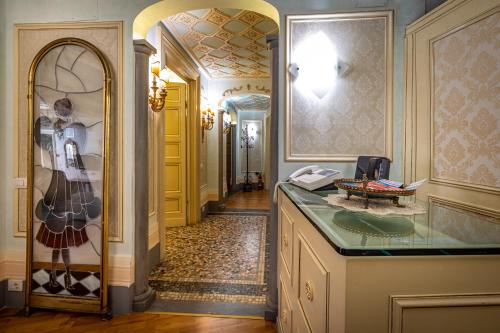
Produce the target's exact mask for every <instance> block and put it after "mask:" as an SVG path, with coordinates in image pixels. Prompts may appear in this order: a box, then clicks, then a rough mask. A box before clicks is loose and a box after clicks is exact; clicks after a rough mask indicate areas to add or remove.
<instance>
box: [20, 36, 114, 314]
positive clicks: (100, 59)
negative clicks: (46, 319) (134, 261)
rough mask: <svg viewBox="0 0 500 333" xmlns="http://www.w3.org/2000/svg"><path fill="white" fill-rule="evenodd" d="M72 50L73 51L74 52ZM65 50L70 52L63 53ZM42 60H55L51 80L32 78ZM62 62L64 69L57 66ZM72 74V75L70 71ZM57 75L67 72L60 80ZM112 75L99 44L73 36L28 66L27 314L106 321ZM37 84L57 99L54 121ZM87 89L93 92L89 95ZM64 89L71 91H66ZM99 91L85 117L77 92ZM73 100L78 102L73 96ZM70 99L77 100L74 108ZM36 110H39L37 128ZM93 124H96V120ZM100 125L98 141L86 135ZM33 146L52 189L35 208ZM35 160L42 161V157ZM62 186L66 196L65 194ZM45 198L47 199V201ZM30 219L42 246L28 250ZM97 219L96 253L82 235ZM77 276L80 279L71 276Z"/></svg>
mask: <svg viewBox="0 0 500 333" xmlns="http://www.w3.org/2000/svg"><path fill="white" fill-rule="evenodd" d="M70 47H78V48H79V49H80V50H78V49H71V48H70ZM58 48H60V51H59V53H57V57H54V56H53V55H51V56H52V58H51V57H50V56H49V55H50V53H51V52H52V51H55V50H57V49H58ZM81 49H83V51H81ZM66 50H68V51H67V52H65V51H66ZM75 51H79V52H78V53H77V52H75ZM87 52H89V53H90V54H91V55H90V58H85V56H86V53H87ZM63 53H64V54H63ZM46 58H47V59H49V60H47V62H48V61H51V59H54V58H55V60H53V66H54V70H55V75H54V80H53V82H51V79H50V78H49V77H42V76H41V75H40V76H37V71H38V69H39V68H40V67H39V65H40V64H43V65H44V66H45V67H41V68H47V66H48V65H49V64H50V63H49V64H47V63H42V61H44V60H45V59H46ZM60 59H61V60H60ZM81 59H84V60H81ZM80 60H81V61H80ZM91 61H93V62H96V63H98V64H100V65H101V68H100V69H98V68H95V67H94V66H93V64H92V65H90V66H89V65H88V62H91ZM77 62H78V63H80V62H82V63H83V64H84V66H83V68H77V67H75V69H74V66H75V65H76V64H77ZM61 63H64V64H65V65H64V66H63V65H61ZM85 65H87V66H85ZM88 68H92V69H95V70H96V71H98V72H99V73H98V74H99V75H100V76H94V77H92V74H96V73H88V72H87V71H85V69H87V70H88ZM58 70H60V71H58ZM78 70H79V72H77V73H78V75H77V74H75V71H78ZM57 73H60V75H58V74H57ZM61 73H65V75H66V77H65V76H64V75H62V74H61ZM111 73H112V71H111V67H110V65H109V63H108V61H107V59H106V58H105V56H104V54H103V53H102V52H101V51H100V50H99V49H98V48H97V47H95V46H94V45H93V44H91V43H89V42H88V41H85V40H83V39H79V38H73V37H71V38H61V39H57V40H54V41H52V42H50V43H49V44H47V45H45V46H44V47H43V48H42V49H41V50H40V51H39V52H38V53H37V54H36V56H35V58H34V60H33V61H32V63H31V66H30V69H29V77H28V159H27V166H28V173H27V178H28V190H27V209H26V216H27V240H26V292H25V310H26V313H27V314H29V313H30V308H31V307H37V308H38V307H39V308H50V309H62V310H69V311H83V312H93V313H101V314H102V315H103V316H106V317H110V316H111V314H110V310H109V307H108V214H109V176H110V168H109V154H110V140H109V133H110V106H111V78H112V74H111ZM70 74H71V75H70ZM63 77H65V79H64V80H61V81H63V82H64V81H65V82H66V89H63V88H60V86H59V84H60V83H61V81H59V80H58V78H63ZM84 81H85V82H84ZM36 82H42V83H43V85H42V84H39V85H38V87H42V88H45V89H47V90H49V91H51V94H49V93H47V94H48V96H50V98H51V99H52V100H55V99H56V101H55V103H54V106H53V112H54V115H55V118H54V122H52V119H51V118H49V117H48V113H40V109H44V110H50V105H49V104H48V99H47V101H46V100H44V98H43V97H42V96H41V94H40V93H39V92H36V91H35V85H36V84H37V83H36ZM50 83H53V84H55V86H54V87H52V86H51V85H50ZM75 83H76V84H77V85H78V83H79V87H80V88H79V89H80V90H78V88H76V86H75ZM61 84H62V83H61ZM92 84H93V85H92ZM101 84H102V86H101ZM88 85H90V86H91V87H93V88H95V89H94V90H88V88H89V86H88ZM68 88H70V89H69V90H67V89H68ZM100 91H102V92H101V93H100V94H101V95H102V104H101V105H100V106H99V111H100V112H99V113H98V114H97V115H96V114H95V113H91V112H95V111H96V110H94V109H92V106H93V105H92V104H90V105H88V104H85V102H84V101H83V100H78V98H81V97H80V95H84V94H93V93H99V92H100ZM55 93H57V94H55ZM35 94H36V95H37V96H38V98H40V104H39V105H40V106H38V107H37V108H35ZM69 95H72V96H71V99H73V102H71V100H70V98H69ZM63 96H64V97H63ZM76 96H79V97H78V98H76ZM90 98H92V97H90ZM75 100H77V101H78V104H77V103H76V102H75ZM51 102H52V101H51ZM73 104H75V105H79V106H80V107H82V106H86V108H81V109H79V108H78V107H76V108H75V110H73V108H74V106H75V105H73ZM35 110H37V112H38V113H39V117H38V119H37V121H36V123H35V118H34V117H35ZM76 111H78V115H77V116H76V117H75V116H72V115H73V112H76ZM84 119H85V120H86V121H91V124H90V125H89V126H87V125H86V124H84V123H83V121H84ZM97 119H99V121H98V122H95V120H97ZM73 121H74V122H73ZM101 122H102V129H101V130H100V135H101V138H100V140H99V131H98V132H96V133H94V135H89V136H87V131H89V130H90V128H92V127H93V126H95V125H97V124H98V123H101ZM92 139H93V140H94V141H92ZM35 142H36V144H37V145H38V146H39V150H40V155H43V154H44V153H43V151H44V150H46V151H47V155H49V157H48V161H50V165H47V168H48V169H49V170H51V171H52V174H51V176H50V178H51V181H50V185H48V186H47V189H46V192H45V193H43V192H42V197H41V199H40V200H39V202H38V204H37V207H36V209H35V208H34V204H33V203H34V188H35V184H34V181H35V177H34V176H35V174H36V173H35V168H34V162H35V156H34V152H35ZM89 146H90V147H89ZM84 156H92V157H93V158H94V159H96V160H99V159H100V161H97V162H95V161H94V164H97V165H99V164H100V167H98V168H97V169H95V170H94V168H87V167H88V165H87V167H86V166H85V163H86V161H89V162H91V161H92V160H85V159H84V158H83V157H84ZM41 159H42V160H43V157H41ZM84 161H85V162H84ZM47 163H49V162H47ZM42 164H43V162H42ZM91 164H92V163H91ZM40 178H41V179H48V178H49V177H48V176H45V177H44V176H43V175H41V177H40ZM74 183H76V184H74ZM75 185H76V186H77V187H76V189H75V188H74V186H75ZM63 189H64V190H63ZM68 189H69V191H70V193H67V190H68ZM59 191H60V192H61V193H59ZM49 193H53V194H49ZM99 196H100V197H101V198H99ZM47 198H48V199H47ZM46 200H50V201H48V203H46ZM68 201H69V202H68ZM34 215H37V217H38V218H39V219H40V220H41V223H40V227H39V229H38V231H37V235H36V241H37V242H38V243H40V244H39V246H38V247H35V246H34V235H33V233H34V226H33V224H34ZM41 216H43V218H42V217H41ZM99 216H100V219H99V222H97V223H92V225H93V226H95V227H96V228H97V229H98V230H99V231H98V235H99V238H98V239H99V241H100V244H99V246H100V247H97V248H96V245H95V244H94V242H92V238H94V240H96V241H97V239H95V238H97V237H98V236H97V234H95V233H94V232H92V233H91V232H90V231H89V233H88V234H87V227H88V226H90V225H91V220H97V218H98V217H99ZM89 219H90V220H89ZM87 243H90V245H91V247H88V248H87V250H90V249H93V251H94V252H92V253H91V254H88V253H85V248H84V245H85V244H87ZM40 245H41V246H40ZM79 247H82V248H83V253H79V254H76V255H75V252H74V251H77V249H78V248H79ZM36 248H38V250H37V252H36V253H35V251H34V249H36ZM45 249H52V251H50V250H49V251H45ZM70 250H71V251H70ZM99 250H100V251H99ZM84 253H85V254H84ZM60 257H62V261H63V262H64V266H61V265H60V259H59V258H60ZM75 261H76V262H75ZM96 262H100V264H99V265H97V264H96ZM49 265H50V267H49ZM58 269H59V270H61V269H65V271H66V272H65V273H64V275H63V274H62V273H59V274H58V273H57V270H58ZM35 270H36V271H35ZM75 271H76V272H78V273H79V274H78V275H75V274H74V272H75ZM81 275H85V277H82V279H85V280H86V282H85V283H80V281H79V280H78V277H79V276H81ZM62 277H64V279H62ZM87 279H88V280H87ZM75 280H76V281H75Z"/></svg>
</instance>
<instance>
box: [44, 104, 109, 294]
mask: <svg viewBox="0 0 500 333" xmlns="http://www.w3.org/2000/svg"><path fill="white" fill-rule="evenodd" d="M54 111H55V115H56V117H55V119H54V121H51V120H50V119H49V118H48V117H46V116H41V117H39V118H38V119H37V120H36V122H35V129H34V134H35V142H36V144H37V145H38V146H39V147H40V148H41V149H43V150H45V151H47V152H48V155H49V156H50V168H51V169H52V178H51V181H50V185H49V187H48V189H47V191H46V193H45V194H44V195H43V198H42V199H40V201H39V202H38V203H37V206H36V209H35V215H36V216H37V217H38V218H39V219H40V221H41V222H42V223H41V226H40V229H39V230H38V232H37V235H36V240H37V241H38V242H40V243H41V244H43V245H45V246H46V247H49V248H52V264H51V273H50V279H49V284H50V286H51V287H58V286H59V283H58V282H57V275H56V268H57V263H58V262H59V257H62V261H63V263H64V268H65V270H66V273H65V275H64V287H65V288H66V289H67V290H69V291H71V290H72V289H73V286H72V283H71V272H70V264H71V261H70V248H72V247H78V246H81V245H83V244H85V243H87V242H88V241H89V238H88V236H87V232H86V226H87V218H92V219H93V218H96V217H98V216H99V214H100V211H101V200H100V199H99V198H98V197H96V196H94V191H93V188H92V184H91V179H89V174H88V172H87V170H86V169H85V166H84V164H83V161H82V157H81V155H80V152H81V151H83V150H84V149H85V144H86V139H87V131H86V127H85V125H83V124H82V123H79V122H71V118H70V116H71V114H72V112H73V110H72V104H71V101H70V100H69V99H68V98H62V99H59V100H57V101H56V102H55V103H54Z"/></svg>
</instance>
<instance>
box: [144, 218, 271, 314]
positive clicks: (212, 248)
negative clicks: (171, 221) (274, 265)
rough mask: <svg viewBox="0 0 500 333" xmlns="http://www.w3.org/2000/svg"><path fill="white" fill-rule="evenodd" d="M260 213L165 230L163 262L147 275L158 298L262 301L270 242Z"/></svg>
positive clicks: (204, 221) (208, 220) (215, 219)
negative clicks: (164, 258)
mask: <svg viewBox="0 0 500 333" xmlns="http://www.w3.org/2000/svg"><path fill="white" fill-rule="evenodd" d="M267 220H268V218H267V216H265V215H239V214H238V215H236V214H234V215H227V214H224V215H208V216H207V217H206V218H204V219H203V220H202V222H201V223H199V224H197V225H193V226H187V227H175V228H167V229H166V249H165V251H166V258H167V259H166V261H164V262H162V263H160V265H158V266H157V267H156V268H155V269H154V270H153V272H152V273H151V275H150V278H149V284H150V285H151V286H152V287H153V288H154V289H155V290H156V291H157V298H159V299H161V300H171V301H210V302H232V303H246V304H265V302H266V290H267V287H266V284H267V280H266V278H267V271H268V268H269V267H268V264H267V262H268V257H269V244H268V241H267V239H268V238H269V237H268V232H267V230H268V228H267V223H268V222H267Z"/></svg>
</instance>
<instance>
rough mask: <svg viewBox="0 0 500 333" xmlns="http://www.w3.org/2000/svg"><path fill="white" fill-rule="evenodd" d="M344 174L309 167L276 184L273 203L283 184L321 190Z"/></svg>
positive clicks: (317, 166) (313, 166) (315, 166)
mask: <svg viewBox="0 0 500 333" xmlns="http://www.w3.org/2000/svg"><path fill="white" fill-rule="evenodd" d="M341 175H342V173H341V172H340V171H338V170H333V169H321V168H320V167H319V165H308V166H305V167H303V168H300V169H298V170H297V171H295V172H293V173H292V174H291V175H290V176H289V177H288V179H287V180H286V181H284V182H283V181H279V182H277V183H276V184H275V188H274V198H273V201H274V202H276V201H277V198H278V196H277V194H278V186H279V184H281V183H292V184H295V185H297V186H300V187H302V188H305V189H306V190H309V191H314V190H315V189H318V188H321V187H323V186H326V185H328V184H331V183H333V181H334V179H335V178H338V177H341Z"/></svg>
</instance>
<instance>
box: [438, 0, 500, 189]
mask: <svg viewBox="0 0 500 333" xmlns="http://www.w3.org/2000/svg"><path fill="white" fill-rule="evenodd" d="M499 11H500V7H496V8H493V9H491V10H489V11H487V12H485V13H483V14H481V15H479V16H476V17H473V18H471V19H470V20H467V21H466V22H464V23H463V24H462V25H460V26H458V27H456V28H454V29H451V30H449V31H446V32H445V33H443V34H441V35H439V36H436V37H434V38H432V39H431V40H430V59H429V60H430V69H431V73H432V74H431V76H430V78H431V88H430V89H431V92H433V91H434V89H435V83H434V80H435V74H434V68H435V67H434V66H435V64H434V59H435V53H434V52H435V49H434V44H435V43H436V42H438V41H440V40H442V39H444V38H446V37H448V36H450V35H452V34H454V33H456V32H459V31H460V30H463V29H466V28H468V27H470V26H471V25H473V24H476V23H478V22H479V21H481V20H483V19H485V18H487V17H489V16H491V15H493V14H495V13H497V12H499ZM430 98H431V108H430V112H431V115H430V118H431V131H430V135H431V138H430V143H431V145H430V150H431V151H430V158H431V163H430V165H429V175H430V179H429V181H430V182H431V183H435V184H443V185H448V186H455V187H459V188H463V189H468V190H473V191H479V192H486V193H494V194H495V193H496V194H500V187H492V186H485V185H479V184H474V183H467V182H461V181H454V180H449V179H442V178H438V177H436V175H435V174H434V144H433V143H434V142H435V141H434V123H435V121H434V120H435V110H436V108H435V100H434V94H432V93H431V94H430Z"/></svg>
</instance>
